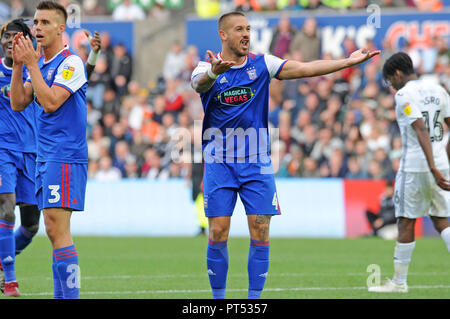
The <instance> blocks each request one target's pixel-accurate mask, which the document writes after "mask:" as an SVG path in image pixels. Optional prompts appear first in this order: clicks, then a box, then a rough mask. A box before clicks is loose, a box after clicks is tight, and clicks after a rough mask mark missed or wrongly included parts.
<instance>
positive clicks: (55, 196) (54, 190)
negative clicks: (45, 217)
mask: <svg viewBox="0 0 450 319" xmlns="http://www.w3.org/2000/svg"><path fill="white" fill-rule="evenodd" d="M48 188H49V189H50V190H51V193H50V195H51V196H53V198H49V199H48V202H49V203H50V204H54V203H57V202H59V200H60V198H61V196H60V195H59V193H58V191H59V185H48Z"/></svg>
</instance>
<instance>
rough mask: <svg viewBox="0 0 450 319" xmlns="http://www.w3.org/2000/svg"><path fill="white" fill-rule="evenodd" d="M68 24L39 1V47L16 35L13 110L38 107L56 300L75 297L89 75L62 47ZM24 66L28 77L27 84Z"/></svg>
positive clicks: (41, 185)
mask: <svg viewBox="0 0 450 319" xmlns="http://www.w3.org/2000/svg"><path fill="white" fill-rule="evenodd" d="M66 21H67V12H66V10H65V9H64V7H63V6H61V5H59V4H57V3H55V2H52V1H42V2H40V3H39V4H38V5H37V11H36V13H35V15H34V20H33V22H34V31H35V36H36V40H37V48H36V49H34V47H33V45H32V43H31V41H30V39H29V38H27V37H24V35H23V34H22V33H19V34H17V35H16V36H15V38H14V43H13V59H14V64H13V75H12V80H11V107H12V108H13V109H14V110H15V111H22V110H24V109H25V108H27V106H28V105H29V104H30V103H31V102H32V103H33V106H34V107H36V122H37V164H36V180H35V183H36V197H37V203H38V207H39V209H41V210H43V215H44V222H45V227H46V232H47V235H48V237H49V239H50V241H51V243H52V246H53V264H52V269H53V282H54V297H55V298H64V299H76V298H79V287H80V278H79V276H80V272H79V266H78V253H77V250H76V248H75V245H74V243H73V240H72V236H71V232H70V218H71V215H72V211H82V210H84V198H85V190H86V181H87V163H88V157H87V142H86V115H87V107H86V87H87V73H86V67H85V65H84V63H83V61H82V60H81V58H80V57H79V56H78V55H76V54H75V53H74V52H73V51H72V50H71V49H70V48H69V47H67V46H64V43H63V32H64V30H65V27H66ZM41 48H42V52H43V55H42V56H41ZM23 65H25V66H26V68H27V69H28V71H29V74H30V76H29V78H28V80H27V81H26V82H25V83H23V81H22V76H21V70H22V69H23Z"/></svg>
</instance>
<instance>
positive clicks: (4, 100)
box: [0, 59, 36, 153]
mask: <svg viewBox="0 0 450 319" xmlns="http://www.w3.org/2000/svg"><path fill="white" fill-rule="evenodd" d="M11 76H12V68H9V67H7V66H6V65H5V63H4V59H2V60H1V64H0V148H2V149H7V150H11V151H17V152H24V153H36V122H35V113H34V111H35V110H34V107H32V106H31V107H27V108H26V109H25V110H23V111H21V112H14V111H13V110H12V108H11V104H10V84H11ZM26 78H27V72H26V69H25V67H24V71H23V80H24V81H25V80H26Z"/></svg>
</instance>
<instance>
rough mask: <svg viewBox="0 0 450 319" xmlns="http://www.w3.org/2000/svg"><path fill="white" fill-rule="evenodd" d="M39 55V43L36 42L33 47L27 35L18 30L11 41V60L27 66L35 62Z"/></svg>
mask: <svg viewBox="0 0 450 319" xmlns="http://www.w3.org/2000/svg"><path fill="white" fill-rule="evenodd" d="M40 57H41V44H40V43H39V42H38V43H37V48H36V49H34V47H33V43H32V42H31V39H30V38H29V37H24V36H23V33H22V32H19V33H18V34H16V36H15V37H14V41H13V60H14V62H16V63H23V64H25V65H26V66H29V65H31V64H33V63H37V62H38V61H39V58H40Z"/></svg>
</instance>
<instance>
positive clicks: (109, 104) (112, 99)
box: [101, 87, 122, 118]
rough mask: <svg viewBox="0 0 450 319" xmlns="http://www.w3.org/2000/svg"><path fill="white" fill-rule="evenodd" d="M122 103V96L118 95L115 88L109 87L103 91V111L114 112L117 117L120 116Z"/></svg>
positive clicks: (104, 112)
mask: <svg viewBox="0 0 450 319" xmlns="http://www.w3.org/2000/svg"><path fill="white" fill-rule="evenodd" d="M121 106H122V104H121V103H120V98H119V97H118V96H117V95H116V91H114V89H113V88H111V87H110V88H107V89H106V90H105V92H104V93H103V105H102V110H101V111H102V113H103V114H107V113H113V114H114V115H115V116H116V117H117V118H118V117H119V116H120V109H121Z"/></svg>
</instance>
